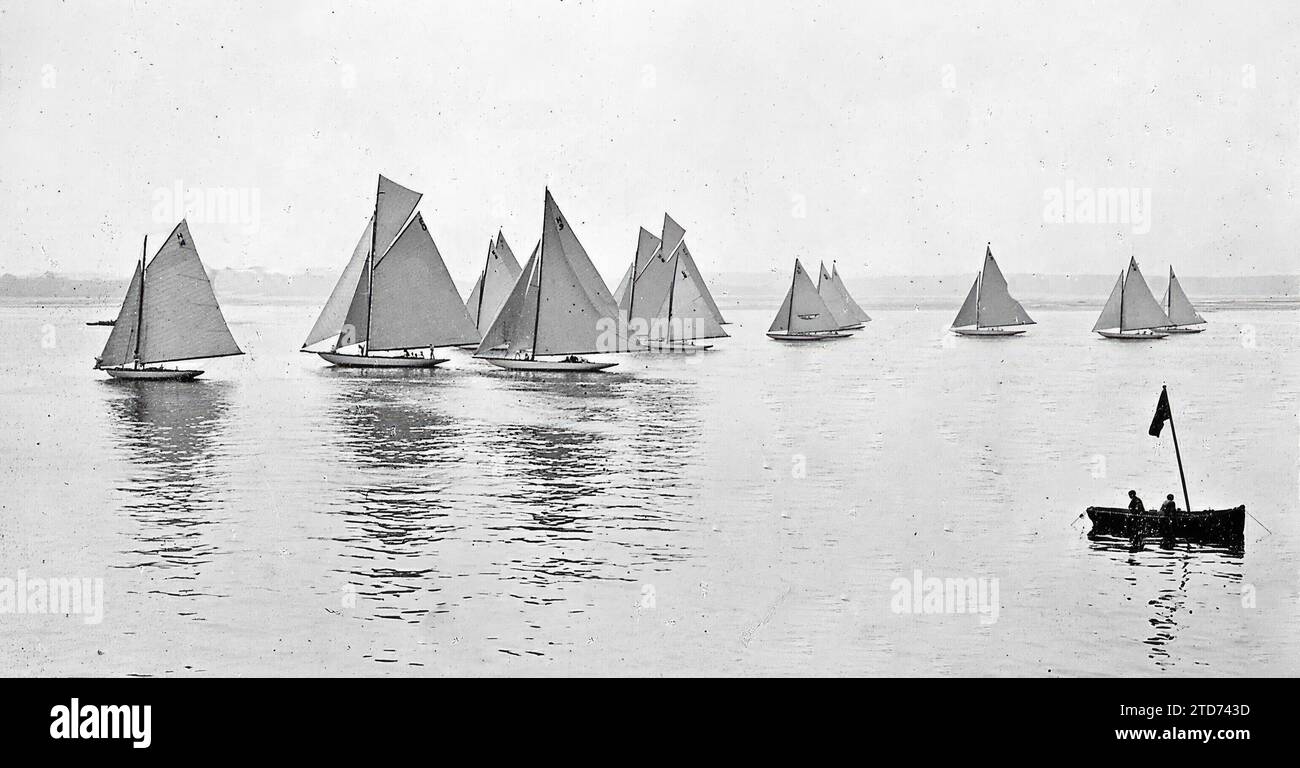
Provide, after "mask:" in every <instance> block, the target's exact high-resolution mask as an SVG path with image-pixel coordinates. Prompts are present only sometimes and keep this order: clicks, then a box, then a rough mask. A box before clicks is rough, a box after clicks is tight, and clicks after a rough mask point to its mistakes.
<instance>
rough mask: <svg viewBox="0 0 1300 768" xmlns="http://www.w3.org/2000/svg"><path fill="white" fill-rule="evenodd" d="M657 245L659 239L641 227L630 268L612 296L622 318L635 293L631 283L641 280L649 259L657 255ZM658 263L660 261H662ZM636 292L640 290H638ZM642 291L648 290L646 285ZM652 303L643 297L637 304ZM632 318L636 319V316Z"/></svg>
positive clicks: (629, 306)
mask: <svg viewBox="0 0 1300 768" xmlns="http://www.w3.org/2000/svg"><path fill="white" fill-rule="evenodd" d="M659 243H660V240H659V238H657V237H655V236H654V235H653V234H651V233H650V232H648V231H647V230H646V228H645V227H641V230H640V231H639V232H638V233H637V241H636V255H635V256H634V257H633V259H632V266H630V267H628V271H627V274H625V275H624V276H623V282H622V283H620V284H619V290H618V292H617V293H615V294H614V301H615V303H617V304H618V309H619V312H620V313H622V315H624V316H626V315H627V314H628V312H629V310H630V309H631V307H632V300H633V298H634V294H635V293H636V292H637V291H636V290H632V289H631V286H632V284H633V282H635V281H638V280H640V279H641V274H642V273H643V272H644V271H645V269H646V267H647V266H648V265H649V264H650V262H651V259H654V258H655V257H656V256H657V255H658V250H659ZM658 261H662V259H660V260H658ZM637 290H642V289H640V288H638V289H637ZM644 290H649V285H648V284H647V285H646V287H645V289H644ZM647 302H648V303H647ZM652 303H653V298H652V297H651V298H648V299H646V298H645V297H643V301H642V302H638V306H648V305H649V304H652ZM632 316H633V317H636V315H632Z"/></svg>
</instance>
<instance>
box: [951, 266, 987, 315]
mask: <svg viewBox="0 0 1300 768" xmlns="http://www.w3.org/2000/svg"><path fill="white" fill-rule="evenodd" d="M979 293H980V276H979V275H976V276H975V282H973V283H971V284H970V293H967V294H966V300H965V301H963V302H962V303H961V309H959V310H957V317H955V318H953V321H952V327H953V328H966V327H968V326H972V325H975V324H976V323H977V322H979V319H978V314H979Z"/></svg>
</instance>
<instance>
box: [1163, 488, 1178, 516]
mask: <svg viewBox="0 0 1300 768" xmlns="http://www.w3.org/2000/svg"><path fill="white" fill-rule="evenodd" d="M1177 511H1178V505H1177V504H1175V503H1174V495H1173V494H1172V493H1171V494H1169V495H1167V496H1165V503H1164V504H1161V505H1160V514H1162V515H1164V516H1165V517H1173V516H1174V513H1175V512H1177Z"/></svg>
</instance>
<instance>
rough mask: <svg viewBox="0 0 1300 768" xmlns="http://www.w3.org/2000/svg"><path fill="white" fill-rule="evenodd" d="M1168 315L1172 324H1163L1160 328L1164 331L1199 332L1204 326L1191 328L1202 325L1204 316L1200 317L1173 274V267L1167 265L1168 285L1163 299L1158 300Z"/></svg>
mask: <svg viewBox="0 0 1300 768" xmlns="http://www.w3.org/2000/svg"><path fill="white" fill-rule="evenodd" d="M1160 304H1161V306H1162V307H1163V308H1164V310H1165V314H1167V315H1169V319H1170V321H1172V322H1173V325H1169V326H1165V327H1164V328H1161V329H1160V330H1162V331H1164V332H1165V333H1200V332H1201V331H1203V330H1205V329H1204V328H1192V327H1191V326H1193V325H1202V324H1204V323H1205V318H1203V317H1201V315H1200V313H1199V312H1197V311H1196V307H1193V306H1192V302H1191V300H1190V299H1188V298H1187V294H1186V293H1184V292H1183V286H1182V285H1181V284H1180V283H1179V282H1178V277H1177V276H1175V275H1174V268H1173V267H1172V266H1171V267H1169V287H1168V288H1166V289H1165V300H1164V301H1162V302H1160Z"/></svg>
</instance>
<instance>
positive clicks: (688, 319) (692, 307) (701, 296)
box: [650, 242, 727, 341]
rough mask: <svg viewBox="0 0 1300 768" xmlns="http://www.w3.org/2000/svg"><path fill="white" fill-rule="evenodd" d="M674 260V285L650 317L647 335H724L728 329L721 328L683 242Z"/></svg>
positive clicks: (679, 337)
mask: <svg viewBox="0 0 1300 768" xmlns="http://www.w3.org/2000/svg"><path fill="white" fill-rule="evenodd" d="M673 261H674V262H676V264H677V266H676V268H675V269H674V270H673V284H672V287H671V289H670V290H669V291H668V296H667V297H665V299H664V304H663V306H662V307H660V309H659V312H658V314H657V315H656V316H655V318H654V319H652V320H651V325H650V338H653V339H663V340H666V341H688V340H691V339H718V338H724V337H726V336H727V332H726V331H724V330H722V326H721V325H720V324H719V323H718V321H717V318H716V317H714V314H713V311H712V309H711V308H710V302H709V300H708V299H707V298H706V297H707V296H708V292H709V289H708V288H706V287H705V285H704V279H703V278H702V277H700V272H699V269H698V268H697V267H696V266H695V260H694V259H693V258H691V253H690V251H689V250H688V249H687V247H686V243H685V242H682V244H681V245H679V246H678V247H677V255H676V256H674V257H673Z"/></svg>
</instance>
